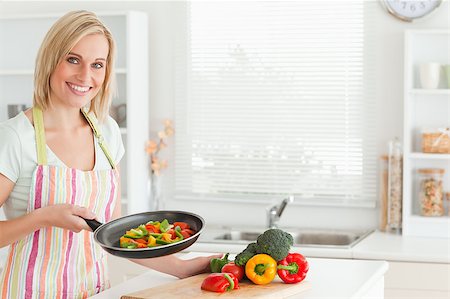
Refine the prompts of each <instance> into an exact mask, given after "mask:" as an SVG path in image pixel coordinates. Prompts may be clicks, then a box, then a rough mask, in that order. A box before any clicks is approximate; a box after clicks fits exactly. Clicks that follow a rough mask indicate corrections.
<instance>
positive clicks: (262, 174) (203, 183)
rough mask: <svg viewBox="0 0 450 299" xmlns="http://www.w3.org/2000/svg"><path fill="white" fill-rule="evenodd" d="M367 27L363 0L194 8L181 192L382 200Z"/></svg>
mask: <svg viewBox="0 0 450 299" xmlns="http://www.w3.org/2000/svg"><path fill="white" fill-rule="evenodd" d="M367 27H368V25H367V24H365V18H364V3H363V1H288V2H280V1H275V2H267V1H250V2H241V1H237V2H236V1H229V2H197V1H192V2H190V3H189V4H187V16H186V24H185V26H184V28H185V29H184V31H183V32H181V34H180V38H179V39H178V41H179V43H178V50H177V53H178V55H177V61H176V63H175V65H176V76H177V84H176V85H177V88H176V91H175V98H176V109H175V110H176V111H175V119H176V129H177V136H176V147H175V155H176V157H175V197H176V198H177V199H206V200H226V201H265V200H269V199H272V198H274V197H278V198H279V197H280V195H286V194H293V195H295V198H296V201H299V202H303V203H311V204H319V205H355V206H360V205H363V206H367V205H368V206H371V205H372V206H373V205H374V202H375V198H376V192H375V189H376V188H375V185H376V153H375V132H374V128H375V126H374V117H373V111H374V109H373V104H374V97H373V95H372V93H373V88H372V87H373V84H374V82H375V81H374V80H372V79H371V69H372V66H371V65H370V63H371V61H372V60H371V59H367V55H369V54H368V53H369V52H370V51H368V50H370V49H368V46H369V44H370V43H369V42H368V40H369V38H368V36H370V34H369V33H368V32H367V31H368V29H367Z"/></svg>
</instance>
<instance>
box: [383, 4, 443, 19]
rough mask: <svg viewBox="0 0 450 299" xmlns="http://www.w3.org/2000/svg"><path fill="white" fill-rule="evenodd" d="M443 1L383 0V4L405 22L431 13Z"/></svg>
mask: <svg viewBox="0 0 450 299" xmlns="http://www.w3.org/2000/svg"><path fill="white" fill-rule="evenodd" d="M441 3H442V0H422V1H414V0H381V4H382V5H383V6H384V7H385V8H386V10H387V11H388V12H389V13H390V14H391V15H393V16H394V17H396V18H398V19H400V20H402V21H405V22H412V21H414V20H416V19H420V18H422V17H424V16H427V15H429V14H430V13H431V12H433V11H435V10H436V9H437V8H438V7H439V5H441Z"/></svg>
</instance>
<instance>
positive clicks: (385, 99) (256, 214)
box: [0, 0, 450, 228]
mask: <svg viewBox="0 0 450 299" xmlns="http://www.w3.org/2000/svg"><path fill="white" fill-rule="evenodd" d="M182 5H183V3H182V2H170V1H164V2H163V1H161V2H115V1H114V2H47V3H39V2H27V3H26V4H23V3H20V2H15V1H14V2H4V1H3V2H2V1H0V15H11V14H21V13H26V14H34V13H43V12H62V11H67V10H73V9H88V10H93V11H96V12H101V11H112V10H133V9H135V10H142V11H146V12H147V13H148V15H149V32H150V37H149V39H150V53H149V56H150V59H149V60H150V91H149V92H150V99H151V102H150V109H151V111H150V115H151V120H150V126H151V129H152V131H157V130H159V129H160V128H161V121H162V120H163V119H165V118H172V119H173V115H174V113H173V111H174V109H173V108H174V107H173V81H172V75H173V61H172V57H171V54H172V53H171V50H170V49H171V45H172V43H173V40H172V38H173V34H172V31H171V29H172V27H173V24H174V21H175V18H174V16H173V13H174V12H175V11H179V9H180V6H182ZM369 9H370V10H371V13H370V15H371V17H373V18H374V20H375V23H376V25H377V27H376V28H377V29H376V30H377V31H376V49H375V50H376V51H375V53H376V57H375V59H376V60H377V68H376V78H377V82H376V99H377V106H376V107H377V108H376V111H374V113H376V119H377V128H376V130H377V140H378V142H377V152H378V153H379V154H382V153H385V152H386V150H387V149H386V144H387V142H388V141H389V140H391V139H393V138H394V137H395V136H399V137H401V136H402V130H403V128H402V123H403V112H402V108H403V105H402V97H403V32H404V31H405V30H406V29H422V28H449V27H450V24H449V20H450V15H449V3H448V1H445V2H444V3H442V4H441V7H440V8H439V10H438V11H436V12H435V13H433V14H432V15H431V16H430V17H428V18H426V19H424V20H421V21H418V22H416V23H412V24H411V23H405V22H401V21H398V20H396V19H394V18H393V17H392V16H391V15H389V14H388V13H387V12H386V11H385V10H384V9H383V8H382V7H381V5H380V4H379V2H378V1H375V0H373V1H371V2H370V7H369ZM1 42H4V41H1ZM30 55H35V53H30ZM30 96H31V95H30ZM168 150H169V152H171V151H173V146H171V147H170V148H169V149H168ZM172 153H173V152H172ZM170 161H173V159H171V160H170ZM172 166H173V164H172ZM172 174H173V169H168V171H166V173H165V177H164V180H165V185H166V186H165V187H166V188H165V191H164V192H165V194H166V196H167V197H168V198H170V195H171V192H172V190H173V188H172V184H171V175H172ZM374 184H377V182H374ZM168 207H169V208H174V209H180V210H181V209H184V210H191V211H193V212H197V213H199V214H200V215H202V216H204V217H205V219H206V220H207V222H208V223H215V224H228V225H233V226H236V225H249V224H253V225H258V226H260V225H264V224H265V208H266V206H265V205H258V204H254V205H249V204H238V203H230V204H218V203H205V202H194V203H183V202H176V203H175V202H173V201H169V203H168ZM377 211H378V209H373V208H325V207H306V206H298V205H295V206H291V207H288V208H287V209H286V210H285V214H284V215H283V217H282V221H281V225H287V226H325V227H329V226H333V227H342V228H350V227H351V228H371V227H376V226H377V222H378V212H377ZM230 215H231V216H230ZM230 219H231V221H232V222H231V221H230Z"/></svg>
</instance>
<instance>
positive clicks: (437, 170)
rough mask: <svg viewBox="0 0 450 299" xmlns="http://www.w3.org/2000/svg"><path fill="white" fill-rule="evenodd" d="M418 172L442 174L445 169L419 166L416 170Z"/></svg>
mask: <svg viewBox="0 0 450 299" xmlns="http://www.w3.org/2000/svg"><path fill="white" fill-rule="evenodd" d="M417 172H418V173H423V174H434V173H437V174H444V173H445V169H443V168H420V169H418V170H417Z"/></svg>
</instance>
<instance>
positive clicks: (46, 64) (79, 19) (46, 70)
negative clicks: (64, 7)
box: [33, 10, 116, 121]
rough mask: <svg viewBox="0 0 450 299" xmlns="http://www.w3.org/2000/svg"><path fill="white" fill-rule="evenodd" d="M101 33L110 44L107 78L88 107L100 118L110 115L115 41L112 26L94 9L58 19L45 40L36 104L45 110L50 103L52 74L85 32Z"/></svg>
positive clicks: (38, 62) (36, 81) (38, 59)
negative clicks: (95, 12) (105, 22)
mask: <svg viewBox="0 0 450 299" xmlns="http://www.w3.org/2000/svg"><path fill="white" fill-rule="evenodd" d="M91 34H102V35H104V36H105V37H106V39H107V41H108V45H109V53H108V57H107V59H106V68H105V80H104V82H103V85H102V87H101V89H100V90H99V92H98V93H97V95H96V96H95V97H94V98H93V99H92V101H91V102H90V108H89V111H91V112H94V113H95V115H96V116H97V118H98V119H99V121H102V120H103V119H104V118H105V117H106V115H108V110H109V106H110V104H111V99H112V96H113V94H114V93H115V88H116V85H115V74H114V57H115V51H116V48H115V42H114V39H113V36H112V34H111V32H110V31H109V29H108V28H107V27H106V26H105V25H104V24H103V23H102V22H101V21H100V20H99V18H98V17H97V16H96V15H95V14H94V13H92V12H89V11H85V10H79V11H72V12H69V13H67V14H65V15H64V16H62V17H61V18H60V19H58V20H57V21H56V23H55V24H53V26H52V27H51V28H50V30H49V31H48V32H47V35H46V36H45V38H44V40H43V41H42V44H41V47H40V48H39V52H38V54H37V57H36V67H35V72H34V94H33V105H35V106H37V107H39V108H41V109H42V110H45V109H46V108H48V107H49V106H50V105H51V98H50V77H51V75H52V73H53V72H54V70H55V68H56V67H57V65H58V64H59V63H60V62H61V61H62V59H64V58H65V57H66V55H68V54H69V52H70V51H71V50H72V48H73V47H74V46H75V45H76V44H77V43H78V42H79V41H80V40H81V39H82V38H83V37H85V36H87V35H91Z"/></svg>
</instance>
